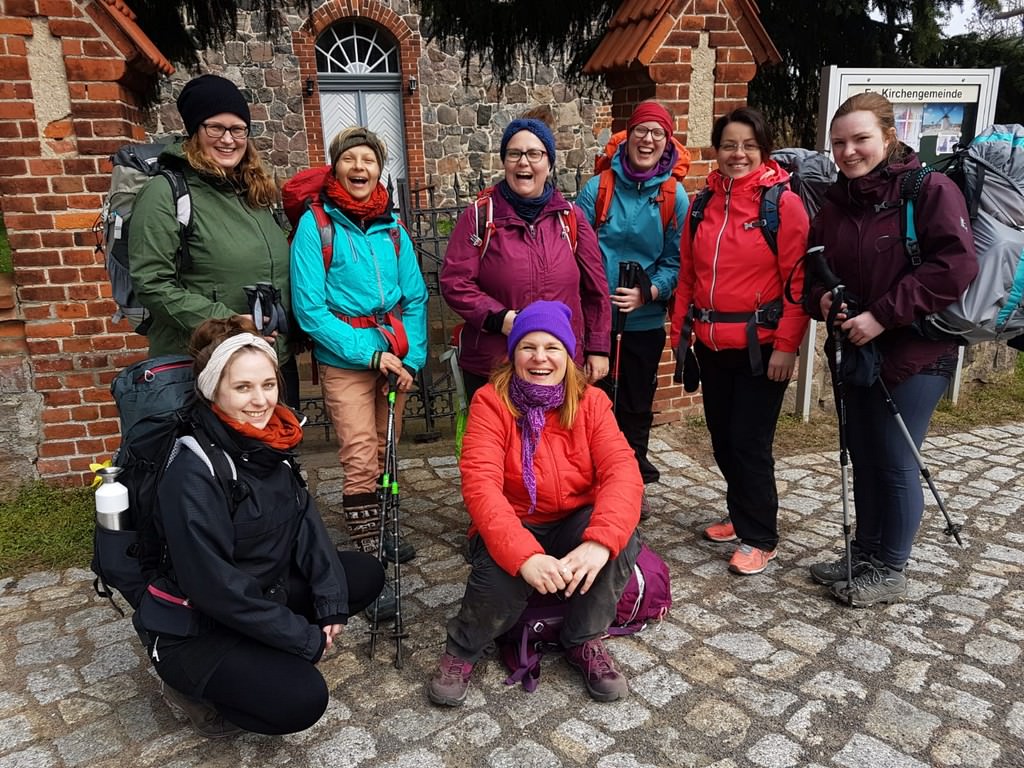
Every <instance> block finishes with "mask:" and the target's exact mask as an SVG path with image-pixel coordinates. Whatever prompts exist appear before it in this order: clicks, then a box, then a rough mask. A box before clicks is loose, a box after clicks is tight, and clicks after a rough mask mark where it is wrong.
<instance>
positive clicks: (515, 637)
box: [497, 542, 672, 693]
mask: <svg viewBox="0 0 1024 768" xmlns="http://www.w3.org/2000/svg"><path fill="white" fill-rule="evenodd" d="M567 607H568V603H567V602H566V600H565V598H564V597H562V595H561V594H560V593H556V594H547V595H542V594H540V593H539V592H534V593H533V594H532V595H530V599H529V601H528V602H527V604H526V609H525V610H524V611H523V613H522V615H521V616H520V617H519V619H518V620H517V621H516V623H515V624H514V625H513V626H512V628H511V629H509V630H508V631H507V632H505V633H504V634H503V635H502V636H501V637H499V638H498V641H497V644H498V651H499V653H500V655H501V659H502V661H503V662H504V663H505V666H506V667H507V668H508V671H509V676H508V677H507V678H506V679H505V685H515V684H516V683H522V686H523V689H524V690H526V691H527V692H528V693H531V692H533V691H534V690H536V689H537V683H538V681H539V680H540V661H541V658H542V657H543V656H544V654H545V653H546V652H549V651H550V652H561V651H564V650H565V649H564V648H562V644H561V642H560V640H559V636H560V634H561V631H562V624H563V623H564V622H565V614H566V609H567ZM671 607H672V584H671V579H670V577H669V572H668V566H667V565H666V564H665V561H664V560H662V559H661V557H659V556H658V554H657V553H656V552H654V550H652V549H651V548H650V547H648V546H647V544H646V543H644V542H640V553H639V554H638V555H637V558H636V564H635V565H634V566H633V574H632V575H631V576H630V577H629V582H628V583H627V584H626V588H625V589H624V590H623V592H622V595H621V597H619V602H618V605H617V606H616V610H615V620H614V622H613V623H612V625H611V626H609V627H608V629H607V630H606V634H608V635H610V636H613V637H617V636H621V635H632V634H635V633H637V632H639V631H641V630H642V629H644V627H646V626H647V622H649V621H658V622H660V621H661V620H662V619H664V618H665V615H666V614H667V613H668V610H669V608H671Z"/></svg>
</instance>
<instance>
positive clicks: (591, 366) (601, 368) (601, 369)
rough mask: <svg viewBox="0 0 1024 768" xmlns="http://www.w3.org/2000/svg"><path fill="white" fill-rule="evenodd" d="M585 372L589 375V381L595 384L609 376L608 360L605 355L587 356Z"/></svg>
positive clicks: (584, 365)
mask: <svg viewBox="0 0 1024 768" xmlns="http://www.w3.org/2000/svg"><path fill="white" fill-rule="evenodd" d="M583 372H584V373H585V374H586V375H587V381H588V382H590V383H591V384H593V383H594V382H595V381H600V380H601V379H603V378H604V377H605V376H607V375H608V358H607V357H605V356H604V355H587V359H586V362H585V363H584V364H583Z"/></svg>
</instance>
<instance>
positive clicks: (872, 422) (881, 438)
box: [844, 374, 949, 569]
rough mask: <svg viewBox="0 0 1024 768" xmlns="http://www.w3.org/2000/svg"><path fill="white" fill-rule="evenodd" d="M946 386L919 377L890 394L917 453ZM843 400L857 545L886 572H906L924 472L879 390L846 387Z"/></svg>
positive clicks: (938, 380) (920, 512) (918, 518)
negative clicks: (851, 476) (855, 510)
mask: <svg viewBox="0 0 1024 768" xmlns="http://www.w3.org/2000/svg"><path fill="white" fill-rule="evenodd" d="M948 384H949V380H948V379H947V378H946V377H945V376H934V375H928V374H917V375H916V376H911V377H910V378H909V379H907V380H906V381H904V382H903V383H901V384H900V385H899V386H897V387H896V388H895V389H893V390H891V394H892V399H893V402H894V403H895V404H896V407H897V409H898V410H899V412H900V415H901V416H902V417H903V421H904V422H905V424H906V426H907V430H908V431H909V432H910V436H911V438H912V439H913V441H914V446H915V448H917V449H918V450H920V448H921V443H922V442H923V441H924V438H925V434H926V433H927V432H928V424H929V422H930V421H931V418H932V413H934V412H935V406H937V405H938V403H939V398H941V397H942V393H943V392H945V391H946V387H947V386H948ZM844 400H845V402H846V438H847V445H848V446H849V449H850V458H851V459H852V461H853V498H854V503H855V506H856V509H857V533H856V541H857V545H858V546H859V547H860V549H861V550H862V551H864V552H866V553H867V554H870V555H873V556H875V557H876V558H878V559H879V560H881V561H882V562H883V563H885V564H886V565H887V566H889V567H891V568H899V569H902V568H903V566H904V565H906V563H907V559H908V558H909V557H910V548H911V545H912V544H913V542H914V536H915V535H916V534H917V529H918V527H919V526H920V525H921V516H922V515H923V514H924V493H923V491H922V489H921V478H920V476H919V475H920V467H918V465H917V461H916V460H915V459H914V452H913V451H912V450H911V448H910V445H909V443H908V441H907V439H906V437H905V436H904V434H903V432H902V431H901V430H900V428H899V425H898V424H897V422H896V417H895V416H893V415H892V413H890V411H889V409H888V408H887V407H886V404H885V398H884V397H883V395H882V390H881V387H880V386H878V385H877V384H876V385H875V386H873V387H846V392H845V396H844Z"/></svg>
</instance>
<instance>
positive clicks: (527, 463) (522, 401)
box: [509, 375, 565, 515]
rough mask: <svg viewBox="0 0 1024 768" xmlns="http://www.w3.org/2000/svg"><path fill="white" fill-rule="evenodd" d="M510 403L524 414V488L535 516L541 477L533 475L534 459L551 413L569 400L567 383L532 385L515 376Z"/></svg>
mask: <svg viewBox="0 0 1024 768" xmlns="http://www.w3.org/2000/svg"><path fill="white" fill-rule="evenodd" d="M509 399H511V401H512V405H514V406H515V407H516V410H517V411H519V412H520V413H521V414H523V415H522V416H520V417H519V420H518V422H517V423H518V424H519V428H520V430H521V431H522V442H523V485H525V486H526V492H527V493H529V494H530V509H529V511H527V513H526V514H528V515H532V514H533V511H534V510H535V509H536V508H537V476H536V475H535V474H534V472H533V455H534V453H536V451H537V444H538V443H539V442H540V433H541V431H543V429H544V419H545V417H546V416H547V413H548V411H550V410H553V409H554V408H558V407H559V406H560V405H561V404H562V402H563V401H564V400H565V382H564V381H562V382H559V383H558V384H556V385H555V386H550V385H547V384H531V383H530V382H528V381H523V380H522V379H521V378H519V377H518V376H516V375H513V376H512V381H511V383H510V385H509Z"/></svg>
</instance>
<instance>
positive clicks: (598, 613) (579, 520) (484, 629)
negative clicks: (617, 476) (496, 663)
mask: <svg viewBox="0 0 1024 768" xmlns="http://www.w3.org/2000/svg"><path fill="white" fill-rule="evenodd" d="M592 511H593V508H592V507H583V508H581V509H579V510H577V511H576V512H573V513H572V514H571V515H569V516H568V517H566V518H563V519H562V520H559V521H557V522H555V523H548V524H546V525H528V524H524V527H525V528H527V529H528V530H529V531H530V532H531V533H532V534H533V535H534V536H535V537H536V538H537V541H538V542H539V543H540V545H541V546H542V547H544V551H545V552H547V553H548V554H549V555H551V556H552V557H564V556H565V555H567V554H568V553H569V552H571V551H572V550H573V549H575V548H576V547H577V546H579V544H580V542H581V541H582V536H583V531H585V530H586V528H587V526H588V525H589V524H590V513H591V512H592ZM639 553H640V542H639V540H638V539H637V536H636V533H635V532H634V533H633V535H632V536H630V539H629V542H628V543H627V544H626V546H625V547H624V548H623V550H622V551H621V552H620V553H619V556H618V557H616V558H614V559H612V560H609V561H608V562H607V563H606V564H605V566H604V568H602V569H601V571H600V572H599V573H598V574H597V578H595V579H594V583H593V584H592V585H591V586H590V589H589V590H587V594H585V595H581V594H580V593H579V592H576V593H574V594H573V596H572V597H571V598H569V607H568V611H567V613H566V617H565V623H564V624H563V625H562V634H561V638H560V639H561V642H562V645H563V646H564V647H566V648H572V647H573V646H576V645H580V644H581V643H585V642H586V641H587V640H593V639H594V638H595V637H600V636H601V635H602V634H603V633H604V631H605V630H606V629H607V628H608V625H609V624H611V623H612V621H614V619H615V608H616V606H617V605H618V602H619V597H620V596H621V595H622V592H623V590H624V589H625V588H626V584H627V583H628V582H629V577H630V575H632V573H633V564H634V563H635V562H636V557H637V555H638V554H639ZM470 563H471V564H472V570H471V571H470V572H469V580H468V581H467V582H466V592H465V594H464V595H463V597H462V607H461V608H460V609H459V612H458V614H457V615H456V616H454V617H453V618H452V619H451V620H450V621H449V622H448V643H447V646H446V650H447V652H448V653H450V654H452V655H454V656H458V657H459V658H460V659H465V660H466V661H472V662H474V663H475V662H476V661H477V660H478V659H479V658H480V656H481V654H483V651H484V649H485V648H486V647H487V646H488V645H489V644H490V643H491V641H493V640H494V639H495V638H497V637H499V636H500V635H502V634H504V633H505V632H507V631H508V630H509V629H511V628H512V626H513V625H514V624H515V623H516V622H517V621H518V620H519V616H520V615H521V614H522V613H523V611H524V610H525V608H526V603H527V601H528V600H529V599H530V595H531V594H533V587H531V586H530V585H529V584H527V583H526V581H525V580H524V579H523V578H522V577H521V576H519V575H516V576H510V575H509V574H508V573H507V572H506V571H504V570H503V569H502V568H501V567H499V566H498V564H497V563H495V562H494V559H493V558H492V557H491V555H490V553H489V552H488V551H487V547H486V546H485V545H484V542H483V539H481V538H480V536H479V535H476V536H473V538H472V539H471V540H470Z"/></svg>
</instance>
